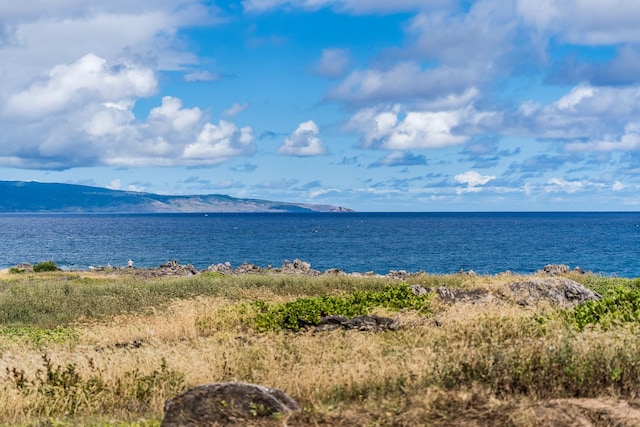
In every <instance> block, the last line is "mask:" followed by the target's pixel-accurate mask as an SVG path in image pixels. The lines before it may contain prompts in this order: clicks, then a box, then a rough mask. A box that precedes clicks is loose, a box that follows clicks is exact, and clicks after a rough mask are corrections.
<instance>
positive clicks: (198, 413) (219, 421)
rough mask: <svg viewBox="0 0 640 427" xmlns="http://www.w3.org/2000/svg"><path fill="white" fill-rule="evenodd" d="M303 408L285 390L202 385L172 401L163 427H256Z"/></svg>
mask: <svg viewBox="0 0 640 427" xmlns="http://www.w3.org/2000/svg"><path fill="white" fill-rule="evenodd" d="M299 410H300V406H299V405H298V404H297V403H296V401H295V400H293V399H292V398H291V397H289V396H288V395H287V394H286V393H285V392H283V391H282V390H278V389H274V388H269V387H265V386H262V385H257V384H247V383H236V382H229V383H213V384H206V385H201V386H198V387H195V388H192V389H191V390H188V391H186V392H185V393H182V394H181V395H179V396H176V397H174V398H172V399H168V400H167V401H166V403H165V405H164V419H163V420H162V424H161V426H162V427H205V426H207V427H209V426H214V425H228V424H237V425H252V424H255V423H258V422H260V421H268V420H273V421H276V420H279V424H280V425H282V420H283V419H286V418H287V417H288V416H290V415H291V414H292V413H293V412H297V411H299Z"/></svg>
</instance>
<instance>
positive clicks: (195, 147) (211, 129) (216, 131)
mask: <svg viewBox="0 0 640 427" xmlns="http://www.w3.org/2000/svg"><path fill="white" fill-rule="evenodd" d="M254 139H255V137H254V135H253V130H252V129H251V128H250V127H248V126H247V127H243V128H240V129H238V127H237V126H236V125H235V124H234V123H231V122H227V121H224V120H220V123H219V125H214V124H211V123H207V124H205V125H204V128H203V129H202V131H200V133H199V134H198V136H197V139H196V141H195V142H193V143H191V144H189V145H187V146H186V147H185V149H184V152H183V157H184V158H185V159H193V160H196V161H199V162H202V163H214V164H215V163H221V162H224V161H225V160H228V159H229V158H231V157H237V156H243V155H249V154H252V153H253V152H254V150H255V146H254V144H253V141H254Z"/></svg>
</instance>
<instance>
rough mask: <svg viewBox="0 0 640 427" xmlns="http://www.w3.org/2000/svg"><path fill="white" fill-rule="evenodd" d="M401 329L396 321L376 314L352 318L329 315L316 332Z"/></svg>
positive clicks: (321, 319)
mask: <svg viewBox="0 0 640 427" xmlns="http://www.w3.org/2000/svg"><path fill="white" fill-rule="evenodd" d="M399 327H400V325H399V324H398V322H397V321H396V320H394V319H391V318H389V317H383V316H378V315H376V314H365V315H363V316H356V317H352V318H348V317H345V316H337V315H329V316H324V317H322V318H320V322H318V324H317V325H316V330H318V331H332V330H334V329H338V328H343V329H357V330H359V331H395V330H396V329H398V328H399Z"/></svg>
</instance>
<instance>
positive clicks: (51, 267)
mask: <svg viewBox="0 0 640 427" xmlns="http://www.w3.org/2000/svg"><path fill="white" fill-rule="evenodd" d="M58 270H59V268H58V266H57V265H56V263H55V262H53V261H44V262H41V263H38V264H36V265H34V266H33V271H34V272H36V273H42V272H45V271H58Z"/></svg>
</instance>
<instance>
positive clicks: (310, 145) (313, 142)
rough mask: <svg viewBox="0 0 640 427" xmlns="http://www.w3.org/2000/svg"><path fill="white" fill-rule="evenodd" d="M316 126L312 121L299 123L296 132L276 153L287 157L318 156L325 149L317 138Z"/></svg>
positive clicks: (324, 151)
mask: <svg viewBox="0 0 640 427" xmlns="http://www.w3.org/2000/svg"><path fill="white" fill-rule="evenodd" d="M319 132H320V130H319V129H318V125H316V124H315V122H314V121H313V120H309V121H307V122H303V123H300V124H299V125H298V127H297V128H296V130H295V131H294V132H293V133H292V134H291V135H290V136H289V137H288V138H287V139H285V140H284V144H282V145H281V146H280V147H278V153H279V154H284V155H287V156H299V157H303V156H319V155H322V154H325V153H326V151H327V149H326V147H325V146H324V145H323V144H322V140H320V138H318V136H317V135H318V133H319Z"/></svg>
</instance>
